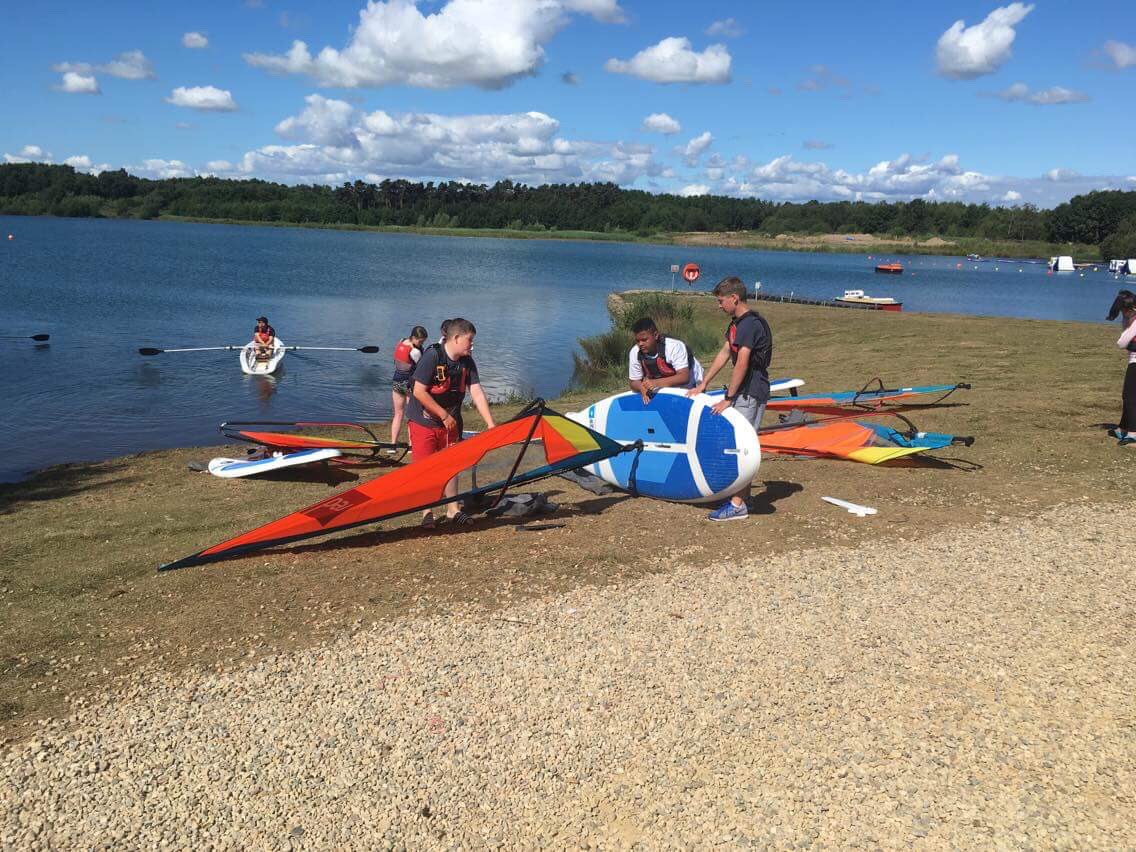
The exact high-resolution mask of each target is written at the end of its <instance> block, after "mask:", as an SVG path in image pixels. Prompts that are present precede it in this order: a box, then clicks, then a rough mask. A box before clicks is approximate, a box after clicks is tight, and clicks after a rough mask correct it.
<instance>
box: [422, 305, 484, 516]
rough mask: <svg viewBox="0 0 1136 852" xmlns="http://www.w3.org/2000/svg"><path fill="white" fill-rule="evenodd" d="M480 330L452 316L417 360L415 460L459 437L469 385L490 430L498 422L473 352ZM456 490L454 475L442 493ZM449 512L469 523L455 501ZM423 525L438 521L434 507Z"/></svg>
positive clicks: (448, 514)
mask: <svg viewBox="0 0 1136 852" xmlns="http://www.w3.org/2000/svg"><path fill="white" fill-rule="evenodd" d="M476 334H477V329H476V328H474V326H473V323H471V322H470V321H469V320H466V319H461V318H460V317H458V318H456V319H452V320H449V321H448V323H447V325H446V332H445V337H444V338H443V339H442V340H441V341H440V342H439V343H435V344H434V345H433V346H429V347H427V348H426V350H425V351H424V352H423V353H422V357H421V358H420V359H418V365H417V366H416V367H415V368H414V384H413V390H412V392H411V395H410V399H409V401H408V402H407V406H406V417H407V421H408V422H407V428H408V430H409V432H410V450H411V452H412V453H413V454H414V460H415V461H421V460H422V459H424V458H427V457H429V456H431V455H433V454H434V453H436V452H438V450H444V449H445V448H446V447H448V446H450V445H451V444H456V443H457V442H458V441H460V440H461V434H462V417H461V406H462V402H463V401H464V400H465V394H466V391H467V390H468V391H469V395H470V398H471V399H472V400H473V405H474V407H475V408H476V409H477V413H478V414H480V415H481V418H482V419H483V420H484V421H485V428H487V429H492V428H493V427H494V425H495V424H494V422H493V415H492V414H491V413H490V411H489V402H488V400H486V398H485V392H484V391H482V389H481V381H480V379H479V378H478V376H477V365H476V364H475V363H474V362H473V357H472V354H471V353H472V352H473V338H474V336H475V335H476ZM457 493H458V480H457V477H456V476H455V477H454V478H453V479H451V480H450V481H449V482H447V483H446V488H445V492H444V494H445V496H447V497H453V496H455V495H456V494H457ZM446 517H447V518H449V520H450V521H452V522H454V523H458V524H468V523H470V517H469V515H467V514H466V513H465V512H463V511H461V507H460V506H459V505H458V504H457V503H447V504H446ZM422 526H424V527H432V526H434V513H433V511H431V510H430V509H427V510H426V511H425V512H424V513H423V514H422Z"/></svg>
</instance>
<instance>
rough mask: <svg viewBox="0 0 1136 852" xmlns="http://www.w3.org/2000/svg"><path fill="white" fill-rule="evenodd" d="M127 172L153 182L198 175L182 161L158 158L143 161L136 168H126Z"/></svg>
mask: <svg viewBox="0 0 1136 852" xmlns="http://www.w3.org/2000/svg"><path fill="white" fill-rule="evenodd" d="M126 170H127V171H128V172H130V174H132V175H137V176H138V177H145V178H151V179H153V180H165V179H166V178H179V177H193V176H194V175H195V174H196V172H194V170H193V169H191V168H190V167H189V166H188V165H186V164H185V163H183V162H182V161H181V160H162V159H156V158H155V159H152V160H143V161H142V163H141V164H139V165H136V166H126Z"/></svg>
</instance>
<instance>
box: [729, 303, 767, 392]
mask: <svg viewBox="0 0 1136 852" xmlns="http://www.w3.org/2000/svg"><path fill="white" fill-rule="evenodd" d="M746 317H753V318H754V319H756V320H757V321H758V322H759V323H761V327H762V329H763V330H764V331H765V339H766V340H768V341H769V346H768V347H767V348H766V349H763V350H760V351H759V350H757V349H751V350H750V351H749V364H748V365H747V367H746V381H747V382H748V381H749V377H750V375H751V374H752V373H753V371H754V370H761V371H762V372H767V371H768V370H769V364H770V362H772V360H773V330H772V329H771V328H770V327H769V323H768V322H766V321H765V317H763V316H762V315H761V314H759V313H758V312H757V311H746V312H745V313H744V314H742V315H741V316H740V317H734V318H733V319H732V320H730V327H729V328H728V329H726V342H727V343H729V344H730V355H732V356H733V360H734V361H735V362H737V360H738V350H739V349H741V347H740V346H739V345H738V344H737V342H736V338H737V333H738V323H739V322H740V321H741V320H743V319H745V318H746ZM743 386H744V383H743Z"/></svg>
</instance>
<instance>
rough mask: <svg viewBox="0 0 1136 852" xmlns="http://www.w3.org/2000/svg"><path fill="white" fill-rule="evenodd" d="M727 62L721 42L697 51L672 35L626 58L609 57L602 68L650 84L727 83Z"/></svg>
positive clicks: (728, 68)
mask: <svg viewBox="0 0 1136 852" xmlns="http://www.w3.org/2000/svg"><path fill="white" fill-rule="evenodd" d="M730 61H731V60H730V52H729V51H728V50H726V46H725V45H723V44H712V45H710V46H709V47H707V48H706V49H705V50H704V51H702V52H701V53H696V52H695V51H694V50H693V49H692V48H691V46H690V39H688V38H676V37H671V38H665V39H663V40H662V41H660V42H659V43H658V44H655V45H652V46H651V47H646V48H644V49H643V50H641V51H639V52H638V53H636V54H635V55H634V56H633V57H631V59H628V60H626V61H624V60H621V59H609V60H608V61H607V62H605V63H604V69H605V70H607V71H611V72H613V73H616V74H630V75H631V76H632V77H638V78H639V79H641V80H650V81H651V82H653V83H728V82H729V81H730Z"/></svg>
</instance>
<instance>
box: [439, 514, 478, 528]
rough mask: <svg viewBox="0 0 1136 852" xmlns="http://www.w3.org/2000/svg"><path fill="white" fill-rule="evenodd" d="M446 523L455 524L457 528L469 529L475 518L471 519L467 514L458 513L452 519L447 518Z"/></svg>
mask: <svg viewBox="0 0 1136 852" xmlns="http://www.w3.org/2000/svg"><path fill="white" fill-rule="evenodd" d="M446 523H448V524H453V525H454V526H455V527H467V526H469V525H470V524H472V523H473V518H471V517H470V516H469V515H467V514H466V513H465V512H458V513H457V514H456V515H454V516H452V517H447V518H446Z"/></svg>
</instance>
